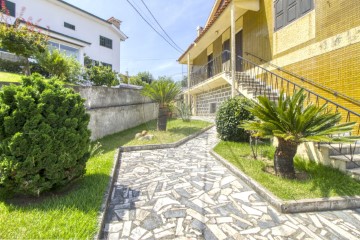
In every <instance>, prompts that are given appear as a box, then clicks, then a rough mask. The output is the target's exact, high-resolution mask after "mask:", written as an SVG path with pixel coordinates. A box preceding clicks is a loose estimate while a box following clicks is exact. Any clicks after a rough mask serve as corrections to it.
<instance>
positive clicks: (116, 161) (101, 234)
mask: <svg viewBox="0 0 360 240" xmlns="http://www.w3.org/2000/svg"><path fill="white" fill-rule="evenodd" d="M120 156H121V152H120V151H119V149H117V150H116V152H115V155H114V162H113V168H112V169H111V174H110V180H109V183H108V186H107V188H106V192H105V195H104V198H103V204H102V205H101V209H100V211H99V216H98V231H97V233H96V235H95V236H94V239H103V238H104V232H103V229H104V227H105V217H106V215H107V209H108V206H109V203H110V199H111V196H112V192H113V186H114V183H115V181H116V179H117V176H118V171H116V170H117V169H118V168H119V167H120V163H121V159H120Z"/></svg>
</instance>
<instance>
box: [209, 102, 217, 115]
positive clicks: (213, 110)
mask: <svg viewBox="0 0 360 240" xmlns="http://www.w3.org/2000/svg"><path fill="white" fill-rule="evenodd" d="M215 112H216V103H210V113H215Z"/></svg>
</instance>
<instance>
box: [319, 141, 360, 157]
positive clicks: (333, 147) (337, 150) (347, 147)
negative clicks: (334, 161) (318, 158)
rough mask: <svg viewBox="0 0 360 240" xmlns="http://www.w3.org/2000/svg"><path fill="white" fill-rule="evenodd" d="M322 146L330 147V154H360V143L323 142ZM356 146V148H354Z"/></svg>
mask: <svg viewBox="0 0 360 240" xmlns="http://www.w3.org/2000/svg"><path fill="white" fill-rule="evenodd" d="M321 146H322V147H327V148H328V149H329V155H330V156H336V155H344V154H352V153H353V154H360V145H359V144H356V145H355V144H341V145H340V144H326V143H324V144H321ZM354 148H355V149H354Z"/></svg>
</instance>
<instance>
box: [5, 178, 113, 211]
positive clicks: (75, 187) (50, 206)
mask: <svg viewBox="0 0 360 240" xmlns="http://www.w3.org/2000/svg"><path fill="white" fill-rule="evenodd" d="M108 181H109V176H108V175H106V174H98V173H95V174H90V175H85V176H83V177H81V178H79V179H77V180H75V181H73V182H71V183H69V184H68V185H66V186H63V187H58V188H56V189H54V190H53V191H50V192H46V193H43V194H42V195H40V197H32V196H24V195H9V193H8V192H6V191H5V190H4V189H0V202H4V203H5V205H6V206H7V209H8V211H9V212H10V213H11V211H19V210H20V211H24V212H26V211H33V210H34V209H36V210H40V211H45V212H46V211H52V210H61V211H63V210H66V209H76V210H80V211H83V212H89V211H94V210H95V211H98V210H99V209H98V208H99V206H100V205H101V202H102V200H103V191H104V185H105V184H107V183H108Z"/></svg>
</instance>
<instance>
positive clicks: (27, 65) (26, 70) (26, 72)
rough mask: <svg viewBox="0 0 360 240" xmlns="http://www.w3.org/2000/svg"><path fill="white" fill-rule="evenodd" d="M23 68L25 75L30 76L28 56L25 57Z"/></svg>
mask: <svg viewBox="0 0 360 240" xmlns="http://www.w3.org/2000/svg"><path fill="white" fill-rule="evenodd" d="M24 68H25V69H24V70H25V75H26V76H30V74H31V72H30V62H29V58H25V66H24Z"/></svg>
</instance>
